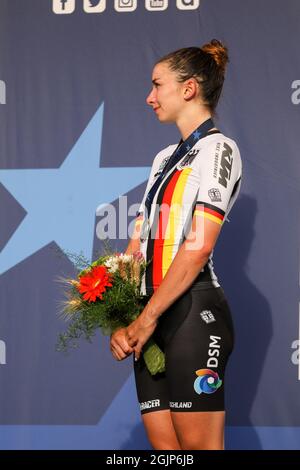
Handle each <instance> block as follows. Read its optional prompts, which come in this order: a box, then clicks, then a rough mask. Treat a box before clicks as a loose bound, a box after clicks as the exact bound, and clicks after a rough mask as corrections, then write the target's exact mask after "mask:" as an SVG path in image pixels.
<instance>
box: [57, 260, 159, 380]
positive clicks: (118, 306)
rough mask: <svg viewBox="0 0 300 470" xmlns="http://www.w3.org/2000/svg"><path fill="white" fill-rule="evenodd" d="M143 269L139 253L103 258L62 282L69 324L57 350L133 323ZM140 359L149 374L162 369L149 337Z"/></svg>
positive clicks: (139, 304) (140, 304) (139, 306)
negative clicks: (100, 332)
mask: <svg viewBox="0 0 300 470" xmlns="http://www.w3.org/2000/svg"><path fill="white" fill-rule="evenodd" d="M145 269H146V263H145V260H144V258H143V255H142V254H141V253H138V252H137V253H134V254H132V255H126V254H122V253H121V254H115V255H104V256H100V258H98V259H97V260H96V261H94V262H93V263H92V264H90V265H87V266H86V267H85V269H83V270H82V271H81V272H80V273H79V274H78V276H77V279H64V281H65V282H66V283H67V286H68V289H67V291H66V296H67V300H66V301H65V302H64V306H63V314H64V315H65V317H66V318H67V320H69V321H70V324H69V326H68V329H67V331H66V332H65V333H62V334H60V335H59V339H58V350H63V351H66V350H67V349H68V347H69V346H73V347H75V346H76V345H77V340H78V339H79V338H80V337H84V338H85V339H87V340H88V341H91V337H92V336H93V335H94V334H95V331H96V330H97V328H100V329H101V330H102V333H103V334H104V335H110V334H112V333H113V332H114V331H116V330H117V329H119V328H123V327H126V326H128V325H129V324H130V323H131V322H132V321H134V320H135V319H136V318H137V317H138V315H139V314H140V313H141V312H142V310H143V309H144V305H143V296H142V295H141V294H140V285H141V279H142V276H143V274H144V272H145ZM143 357H144V360H145V363H146V366H147V368H148V369H149V371H150V373H151V374H152V375H155V374H157V373H159V372H163V371H164V370H165V357H164V353H163V352H162V351H161V349H160V348H159V347H158V345H157V344H156V343H155V342H154V341H153V339H152V338H150V339H149V340H148V341H147V343H146V344H145V345H144V347H143Z"/></svg>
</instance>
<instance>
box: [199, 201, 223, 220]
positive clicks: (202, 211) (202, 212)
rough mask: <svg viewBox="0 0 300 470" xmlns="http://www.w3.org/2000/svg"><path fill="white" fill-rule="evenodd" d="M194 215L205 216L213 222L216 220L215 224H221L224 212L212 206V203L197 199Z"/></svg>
mask: <svg viewBox="0 0 300 470" xmlns="http://www.w3.org/2000/svg"><path fill="white" fill-rule="evenodd" d="M194 215H196V216H200V217H205V218H207V219H209V220H212V221H213V222H216V223H217V224H220V225H222V223H223V220H224V216H225V212H224V211H222V209H219V208H218V207H216V206H213V205H212V204H208V203H207V202H201V201H197V204H196V207H195V211H194Z"/></svg>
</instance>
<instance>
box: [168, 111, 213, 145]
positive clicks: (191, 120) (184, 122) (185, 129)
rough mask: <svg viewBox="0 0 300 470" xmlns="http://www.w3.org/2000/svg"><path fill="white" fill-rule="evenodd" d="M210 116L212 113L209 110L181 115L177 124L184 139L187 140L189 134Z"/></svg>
mask: <svg viewBox="0 0 300 470" xmlns="http://www.w3.org/2000/svg"><path fill="white" fill-rule="evenodd" d="M209 118H211V113H210V112H209V111H203V112H199V111H198V112H197V113H186V114H185V115H184V116H180V118H179V119H178V120H177V122H176V125H177V127H178V129H179V131H180V134H181V137H182V139H183V140H186V139H187V138H188V136H189V135H191V133H192V132H193V131H194V130H195V129H197V127H199V126H200V125H201V124H202V123H203V122H205V121H207V119H209Z"/></svg>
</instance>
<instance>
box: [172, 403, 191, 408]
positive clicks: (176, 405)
mask: <svg viewBox="0 0 300 470" xmlns="http://www.w3.org/2000/svg"><path fill="white" fill-rule="evenodd" d="M169 406H170V408H192V402H191V401H170V402H169Z"/></svg>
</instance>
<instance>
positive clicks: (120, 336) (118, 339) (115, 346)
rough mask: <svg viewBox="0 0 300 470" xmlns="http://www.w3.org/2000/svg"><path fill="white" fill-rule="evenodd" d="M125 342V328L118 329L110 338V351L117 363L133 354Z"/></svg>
mask: <svg viewBox="0 0 300 470" xmlns="http://www.w3.org/2000/svg"><path fill="white" fill-rule="evenodd" d="M127 340H128V338H127V331H126V328H120V329H119V330H117V331H115V332H114V333H113V334H112V335H111V337H110V350H111V353H112V355H113V356H114V358H115V359H117V360H118V361H122V360H123V359H125V358H126V357H128V356H129V355H130V354H131V353H132V352H133V349H132V348H131V347H130V346H129V344H128V341H127Z"/></svg>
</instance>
